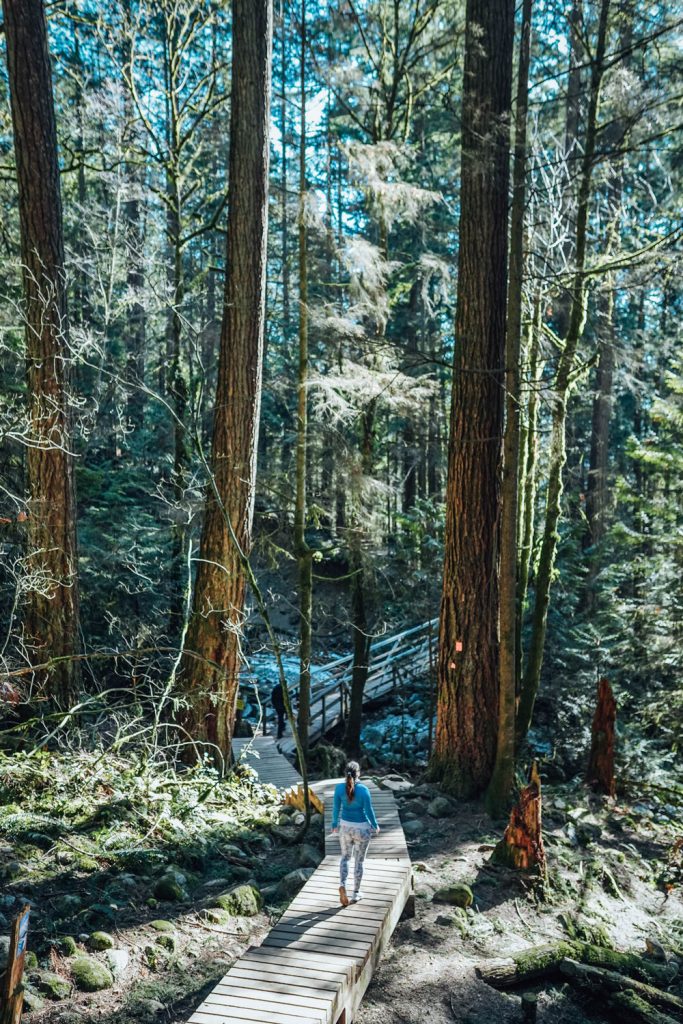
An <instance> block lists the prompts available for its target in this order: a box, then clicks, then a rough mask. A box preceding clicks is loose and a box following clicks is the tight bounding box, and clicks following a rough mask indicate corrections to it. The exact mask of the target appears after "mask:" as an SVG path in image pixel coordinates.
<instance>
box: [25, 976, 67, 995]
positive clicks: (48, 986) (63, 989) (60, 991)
mask: <svg viewBox="0 0 683 1024" xmlns="http://www.w3.org/2000/svg"><path fill="white" fill-rule="evenodd" d="M31 980H32V981H33V983H34V984H35V986H36V988H37V989H38V990H39V991H40V992H42V993H43V994H44V995H46V996H48V997H49V998H50V999H66V998H67V997H68V996H70V995H71V982H70V981H67V979H66V978H62V976H61V975H60V974H54V973H53V972H52V971H38V972H36V974H35V975H33V977H32V979H31Z"/></svg>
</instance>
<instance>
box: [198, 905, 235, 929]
mask: <svg viewBox="0 0 683 1024" xmlns="http://www.w3.org/2000/svg"><path fill="white" fill-rule="evenodd" d="M202 916H203V918H204V920H205V921H206V922H207V923H208V924H219V925H220V924H229V923H230V918H231V917H232V914H229V913H228V911H227V910H221V908H220V907H207V909H206V910H205V911H204V912H203V914H202Z"/></svg>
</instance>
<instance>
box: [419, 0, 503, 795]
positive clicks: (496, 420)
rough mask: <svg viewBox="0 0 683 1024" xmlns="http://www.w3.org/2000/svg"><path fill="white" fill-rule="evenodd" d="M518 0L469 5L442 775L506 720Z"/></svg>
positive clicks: (442, 662) (461, 765)
mask: <svg viewBox="0 0 683 1024" xmlns="http://www.w3.org/2000/svg"><path fill="white" fill-rule="evenodd" d="M513 37H514V3H512V2H510V0H491V2H484V0H468V4H467V24H466V44H465V74H464V92H463V113H462V174H461V198H460V204H461V205H460V210H461V212H460V248H459V259H458V301H457V310H456V329H455V335H456V349H455V356H454V380H453V390H452V400H451V426H450V443H449V458H448V485H447V498H446V535H445V560H444V581H443V593H442V601H441V618H440V638H439V666H438V680H439V681H438V686H439V693H438V708H437V725H436V742H435V747H434V752H433V755H432V761H431V775H432V777H433V778H435V779H437V780H440V781H441V782H442V785H443V787H444V788H445V789H446V790H447V791H449V792H451V793H454V794H457V795H460V796H469V795H472V794H474V793H477V792H480V791H481V790H483V789H484V788H485V787H486V785H487V784H488V782H489V780H490V777H491V772H492V769H493V762H494V757H495V751H496V733H497V723H498V609H499V605H498V548H499V537H498V534H499V490H500V488H499V463H500V455H501V441H502V431H503V396H504V374H503V368H504V363H505V313H506V283H507V227H506V226H507V216H508V180H509V166H508V165H509V149H510V147H509V124H508V120H507V118H508V114H509V110H510V100H511V89H512V44H513Z"/></svg>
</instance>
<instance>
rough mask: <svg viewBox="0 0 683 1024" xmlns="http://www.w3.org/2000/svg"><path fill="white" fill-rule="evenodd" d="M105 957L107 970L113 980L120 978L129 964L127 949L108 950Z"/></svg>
mask: <svg viewBox="0 0 683 1024" xmlns="http://www.w3.org/2000/svg"><path fill="white" fill-rule="evenodd" d="M105 955H106V957H107V963H108V964H109V969H110V971H111V973H112V974H113V975H114V977H115V978H120V977H121V975H123V974H125V973H126V970H127V968H128V964H129V963H130V953H129V952H128V950H127V949H108V950H107V952H106V954H105Z"/></svg>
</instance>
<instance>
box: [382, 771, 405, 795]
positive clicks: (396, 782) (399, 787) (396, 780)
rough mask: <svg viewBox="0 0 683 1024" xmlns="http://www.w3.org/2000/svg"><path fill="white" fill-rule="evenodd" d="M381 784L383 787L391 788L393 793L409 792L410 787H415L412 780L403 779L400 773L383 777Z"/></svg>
mask: <svg viewBox="0 0 683 1024" xmlns="http://www.w3.org/2000/svg"><path fill="white" fill-rule="evenodd" d="M379 785H380V788H381V789H389V790H391V792H392V793H407V792H408V790H409V789H412V788H413V784H412V782H408V780H407V779H402V778H401V776H400V775H387V776H386V778H384V779H381V781H380V783H379Z"/></svg>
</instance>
